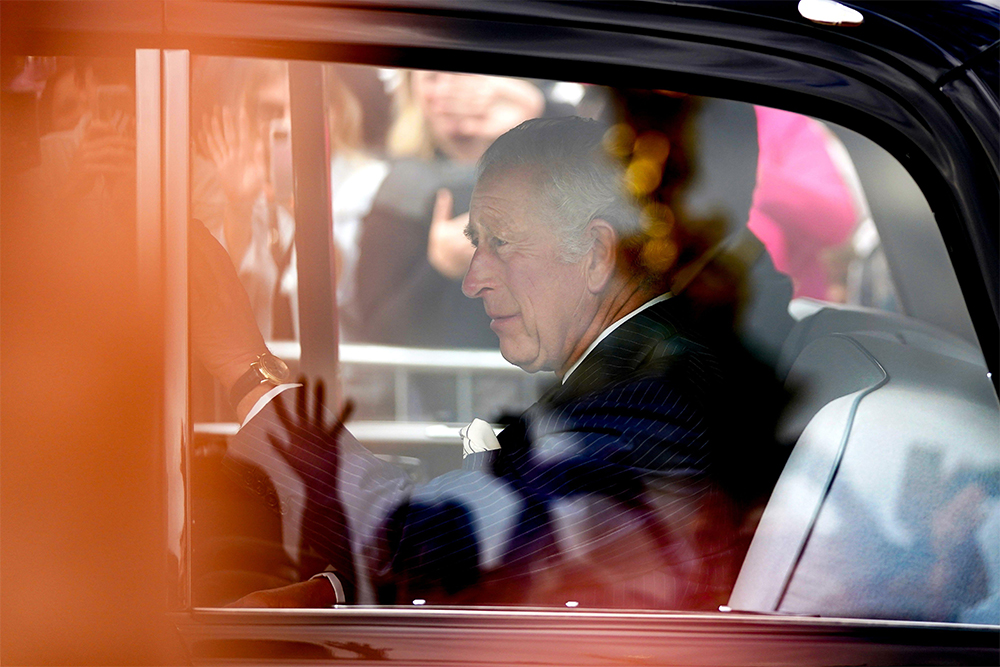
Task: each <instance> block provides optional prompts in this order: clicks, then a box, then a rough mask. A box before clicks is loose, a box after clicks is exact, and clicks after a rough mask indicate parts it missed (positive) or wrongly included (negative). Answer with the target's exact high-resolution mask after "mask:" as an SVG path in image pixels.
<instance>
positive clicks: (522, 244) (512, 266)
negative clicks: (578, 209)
mask: <svg viewBox="0 0 1000 667" xmlns="http://www.w3.org/2000/svg"><path fill="white" fill-rule="evenodd" d="M542 180H543V179H542V173H541V170H539V169H531V168H526V169H518V170H516V171H515V170H506V171H502V172H500V173H492V174H487V175H486V176H484V178H482V179H480V181H479V183H477V184H476V189H475V191H474V192H473V195H472V204H471V208H470V211H469V225H468V228H467V233H468V235H469V238H470V239H471V240H472V242H473V245H475V246H476V252H475V255H474V256H473V258H472V264H471V265H470V266H469V271H468V273H467V274H466V276H465V280H464V281H463V282H462V291H463V292H464V293H465V295H466V296H468V297H470V298H480V299H482V300H483V305H484V307H485V308H486V314H487V315H488V316H489V317H490V319H491V320H492V322H491V323H490V328H491V329H493V331H494V332H495V333H496V334H497V336H498V337H499V338H500V352H501V353H502V354H503V356H504V358H505V359H507V361H509V362H511V363H512V364H515V365H517V366H520V367H521V368H523V369H524V370H526V371H529V372H534V371H539V370H552V371H556V372H560V374H561V372H565V370H566V369H567V368H568V367H569V366H570V365H571V363H572V362H573V361H574V360H575V358H571V357H572V355H573V354H574V353H575V354H576V355H577V356H579V353H580V352H582V350H581V349H579V348H581V347H585V346H582V345H581V344H580V343H581V340H582V338H583V336H584V335H585V334H586V331H587V329H588V327H589V326H590V324H591V322H592V321H593V320H594V318H595V316H596V313H597V305H598V304H597V298H598V297H597V295H595V294H593V293H592V292H591V291H590V290H589V289H588V287H587V279H586V265H587V261H588V256H587V255H584V257H583V258H581V259H580V260H579V261H577V262H574V263H568V262H566V261H564V260H563V259H562V257H563V252H562V244H561V243H560V238H559V237H558V236H557V234H556V233H555V232H554V231H553V228H552V227H551V226H550V224H549V222H550V221H551V218H552V216H554V215H555V212H554V211H553V210H552V206H551V204H548V202H547V200H546V199H545V198H544V196H543V194H542V193H541V192H540V191H539V188H538V186H537V183H539V182H541V181H542Z"/></svg>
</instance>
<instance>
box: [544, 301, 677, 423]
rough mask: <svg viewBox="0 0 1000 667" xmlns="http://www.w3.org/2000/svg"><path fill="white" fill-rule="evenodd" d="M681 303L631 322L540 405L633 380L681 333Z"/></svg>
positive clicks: (669, 303) (664, 306) (665, 305)
mask: <svg viewBox="0 0 1000 667" xmlns="http://www.w3.org/2000/svg"><path fill="white" fill-rule="evenodd" d="M680 303H681V301H680V300H679V299H677V298H672V299H668V300H666V301H662V302H660V303H657V304H655V305H653V306H651V307H649V308H647V309H646V310H644V311H642V312H641V313H639V314H638V315H636V316H635V317H632V318H631V319H629V320H628V321H627V322H625V323H624V324H622V325H621V326H620V327H618V328H617V329H615V330H614V331H613V332H611V334H609V335H608V337H607V338H605V339H604V340H602V341H601V342H600V343H599V344H598V345H597V347H595V348H594V349H593V350H592V351H591V352H590V354H589V355H587V357H586V358H585V359H584V360H583V362H582V363H581V364H580V365H579V366H578V367H577V369H576V370H575V371H573V374H572V375H570V376H569V379H567V380H566V382H565V384H562V385H560V386H557V387H556V388H555V389H554V390H552V391H551V392H549V394H547V395H546V396H543V397H542V399H541V400H540V401H539V403H542V404H545V403H554V404H559V403H564V402H566V401H570V400H573V399H575V398H577V397H579V396H583V395H585V394H589V393H590V392H593V391H596V390H598V389H601V388H602V387H606V386H608V385H611V384H614V383H615V382H618V381H621V380H622V379H624V378H627V377H629V376H630V375H631V374H633V373H634V372H635V371H636V370H638V369H639V368H640V367H641V366H643V365H644V364H645V363H646V362H647V361H648V360H649V359H650V358H651V356H653V355H655V354H656V353H657V352H658V351H659V348H660V347H661V345H662V344H663V342H664V341H665V340H668V339H669V338H671V337H672V336H674V335H675V334H676V333H677V332H678V323H679V321H680V320H681V319H682V316H681V314H680V312H679V311H680V310H681V306H680V305H679V304H680Z"/></svg>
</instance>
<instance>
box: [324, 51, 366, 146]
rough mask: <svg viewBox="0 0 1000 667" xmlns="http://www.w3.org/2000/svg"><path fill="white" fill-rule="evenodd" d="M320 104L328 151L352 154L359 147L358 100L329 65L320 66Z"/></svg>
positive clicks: (359, 120)
mask: <svg viewBox="0 0 1000 667" xmlns="http://www.w3.org/2000/svg"><path fill="white" fill-rule="evenodd" d="M323 107H324V108H325V109H326V122H327V128H328V131H329V133H330V153H331V154H336V153H347V154H353V153H358V152H360V151H361V148H362V138H361V137H362V122H363V121H362V110H361V103H360V102H358V98H357V97H355V96H354V94H353V93H352V92H351V90H350V89H349V88H348V87H347V85H346V84H345V83H344V81H343V79H341V78H340V75H339V74H337V70H336V68H335V67H333V66H332V65H325V66H324V67H323Z"/></svg>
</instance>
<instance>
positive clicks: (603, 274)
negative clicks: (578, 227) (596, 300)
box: [585, 218, 618, 294]
mask: <svg viewBox="0 0 1000 667" xmlns="http://www.w3.org/2000/svg"><path fill="white" fill-rule="evenodd" d="M586 234H587V235H588V236H589V237H590V238H591V240H592V241H593V244H592V245H591V248H590V252H589V253H588V254H587V265H586V267H585V270H586V272H587V289H588V290H590V292H591V293H592V294H599V293H600V292H602V291H604V288H605V287H606V286H607V284H608V281H610V280H611V277H612V276H613V275H614V273H615V263H616V262H617V259H618V233H617V232H616V231H615V228H614V227H612V226H611V225H610V224H609V223H608V221H607V220H604V219H602V218H594V219H593V220H591V221H590V224H588V225H587V230H586Z"/></svg>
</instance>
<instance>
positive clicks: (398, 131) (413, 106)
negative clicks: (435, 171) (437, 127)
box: [386, 71, 434, 160]
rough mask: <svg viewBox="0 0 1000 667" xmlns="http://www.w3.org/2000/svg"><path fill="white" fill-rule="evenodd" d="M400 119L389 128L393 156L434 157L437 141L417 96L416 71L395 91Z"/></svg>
mask: <svg viewBox="0 0 1000 667" xmlns="http://www.w3.org/2000/svg"><path fill="white" fill-rule="evenodd" d="M393 107H394V108H395V111H396V114H395V115H396V117H395V118H394V119H393V121H392V126H391V127H390V128H389V137H388V139H387V141H386V144H387V148H388V151H389V155H390V156H392V157H395V158H420V159H423V160H430V159H432V158H433V157H434V140H433V139H432V138H431V132H430V128H429V127H428V124H427V117H426V116H424V112H423V110H422V109H421V108H420V105H419V104H418V103H417V99H416V95H414V94H413V72H411V71H405V72H402V80H401V81H400V82H399V85H398V86H396V90H395V91H393Z"/></svg>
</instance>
